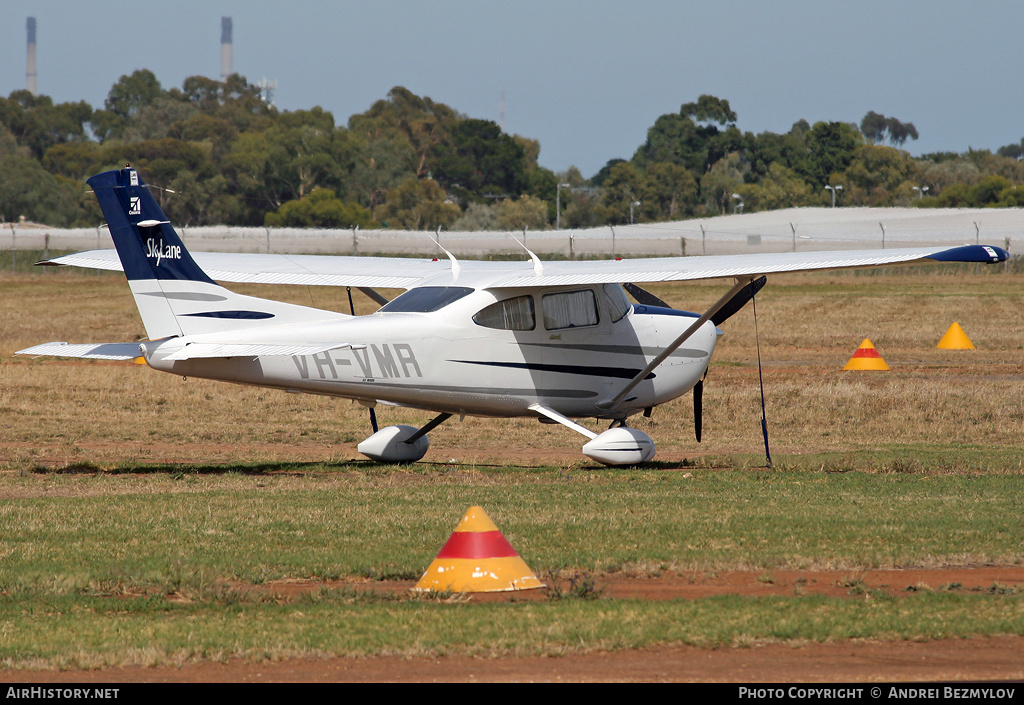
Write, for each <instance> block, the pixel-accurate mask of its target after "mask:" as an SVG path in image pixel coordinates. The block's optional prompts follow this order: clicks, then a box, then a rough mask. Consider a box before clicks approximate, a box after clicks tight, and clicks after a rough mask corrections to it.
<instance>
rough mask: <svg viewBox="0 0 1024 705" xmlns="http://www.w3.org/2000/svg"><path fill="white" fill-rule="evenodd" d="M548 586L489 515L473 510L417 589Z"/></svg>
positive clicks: (486, 589) (497, 589)
mask: <svg viewBox="0 0 1024 705" xmlns="http://www.w3.org/2000/svg"><path fill="white" fill-rule="evenodd" d="M540 587H544V584H543V583H542V582H541V581H540V580H538V579H537V576H536V575H534V574H533V571H532V570H530V568H529V567H528V566H527V565H526V562H525V561H524V560H523V559H522V558H520V557H519V554H518V553H516V550H515V549H514V548H512V545H511V544H510V543H509V542H508V541H507V540H506V539H505V537H504V536H503V535H502V533H501V532H500V531H499V530H498V527H497V526H495V525H494V522H492V521H491V519H490V517H488V516H487V513H486V512H484V510H483V509H482V508H480V507H470V508H469V509H468V510H467V511H466V514H465V515H464V516H463V517H462V520H461V521H460V522H459V525H458V526H456V527H455V531H454V532H453V533H452V535H451V536H450V537H449V539H448V542H447V543H446V544H445V545H444V547H443V548H442V549H441V552H440V553H438V554H437V558H435V559H434V561H433V562H432V563H431V564H430V567H429V568H427V572H425V573H424V574H423V577H422V578H420V581H419V582H418V583H416V587H415V588H413V589H414V590H423V591H432V592H445V591H451V592H504V591H509V590H530V589H533V588H540Z"/></svg>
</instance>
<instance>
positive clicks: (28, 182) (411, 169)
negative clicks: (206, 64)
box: [0, 69, 1024, 230]
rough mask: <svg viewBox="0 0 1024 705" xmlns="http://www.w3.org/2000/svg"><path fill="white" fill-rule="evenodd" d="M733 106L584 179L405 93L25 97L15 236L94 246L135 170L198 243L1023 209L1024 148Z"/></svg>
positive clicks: (13, 113)
mask: <svg viewBox="0 0 1024 705" xmlns="http://www.w3.org/2000/svg"><path fill="white" fill-rule="evenodd" d="M737 122H738V118H737V115H736V113H735V112H734V111H733V110H732V109H731V108H730V106H729V102H728V100H724V99H720V98H717V97H714V96H709V95H703V96H700V97H699V99H698V100H697V101H696V102H692V103H685V104H683V105H682V106H681V108H680V110H679V112H677V113H668V114H665V115H662V116H660V117H658V118H657V119H656V120H655V121H654V124H653V125H652V126H651V127H650V128H649V129H648V131H647V139H646V141H645V142H644V144H642V145H640V146H639V147H638V148H637V150H636V152H635V153H634V154H633V155H632V157H631V158H630V159H612V160H609V161H608V163H607V164H606V165H605V166H604V167H603V168H602V169H601V170H600V171H598V173H597V174H594V175H592V176H591V177H589V178H586V177H584V175H583V174H581V173H580V171H579V169H577V168H575V167H570V168H569V169H568V170H566V171H565V172H561V173H557V174H556V173H554V172H552V171H551V170H549V169H546V168H544V167H542V166H540V165H539V164H538V157H539V154H540V143H539V142H538V141H536V140H532V139H529V138H526V137H522V136H519V135H508V134H506V133H504V132H503V131H502V130H501V128H500V127H499V126H498V125H497V124H496V123H494V122H492V121H489V120H480V119H475V118H470V117H467V116H465V115H462V114H460V113H459V112H457V111H456V110H455V109H453V108H451V107H449V106H447V105H445V104H443V103H437V102H434V101H432V100H431V99H430V98H427V97H421V96H417V95H415V94H414V93H412V92H411V91H409V90H407V89H406V88H402V87H395V88H393V89H392V90H391V91H390V92H389V93H388V94H387V96H386V97H384V98H382V99H380V100H378V101H377V102H375V103H374V104H373V105H372V106H371V107H370V109H369V110H367V111H366V112H364V113H360V114H357V115H353V116H351V117H350V118H349V119H348V121H347V124H345V125H338V124H337V123H336V121H335V118H334V116H333V115H332V114H331V113H330V112H327V111H325V110H323V109H322V108H320V107H313V108H311V109H309V110H296V111H281V110H278V109H277V108H276V107H274V106H273V104H272V102H271V100H270V96H268V95H265V94H264V93H263V91H262V89H261V88H260V87H259V86H258V85H255V84H250V83H249V82H248V81H247V80H246V79H245V78H244V77H242V76H239V75H237V74H235V75H232V76H230V77H229V78H228V79H227V80H225V81H214V80H212V79H208V78H205V77H202V76H191V77H189V78H187V79H185V81H184V82H183V83H182V86H181V88H170V89H165V88H164V87H163V86H161V84H160V82H159V81H158V80H157V78H156V76H155V75H154V74H153V73H152V72H151V71H148V70H145V69H141V70H137V71H135V72H133V73H132V74H131V75H124V76H122V77H121V78H120V79H119V80H118V81H117V82H116V83H115V84H114V85H113V86H112V87H111V89H110V92H109V93H108V95H107V98H106V100H105V101H104V105H103V107H102V108H99V109H94V108H93V107H92V106H90V105H89V104H88V103H86V102H84V101H80V102H77V103H60V104H54V102H53V101H52V99H50V98H49V97H47V96H33V95H32V94H31V93H30V92H28V91H26V90H18V91H14V92H13V93H11V94H10V96H9V97H7V98H0V220H6V221H15V220H18V219H19V218H21V217H24V218H25V219H27V220H30V221H34V222H40V223H46V224H49V225H54V226H64V227H68V226H79V227H82V226H89V227H92V226H96V225H97V224H99V223H100V222H101V221H102V215H101V214H100V212H99V209H98V207H97V206H96V203H95V199H94V198H92V197H91V195H89V194H87V193H86V192H85V189H84V187H83V181H84V180H85V179H86V178H88V177H89V176H91V175H92V174H95V173H97V172H100V171H103V170H106V169H111V168H117V167H119V166H123V163H124V162H130V163H131V164H132V165H133V166H135V167H136V168H137V169H138V170H139V171H140V172H141V173H142V174H143V177H144V178H145V180H146V181H147V182H148V183H149V184H151V185H152V187H153V192H154V195H155V196H156V198H157V199H158V201H159V202H160V204H161V206H162V207H163V208H164V210H165V212H166V213H167V215H168V216H169V217H170V218H171V219H172V220H173V221H174V222H176V223H180V224H182V225H185V226H198V225H213V224H228V225H249V226H272V227H278V226H297V227H323V228H326V227H335V228H337V227H342V228H351V227H361V228H378V227H384V228H399V229H429V230H434V229H436V228H445V229H449V230H498V229H500V230H522V229H523V228H529V229H533V230H541V229H545V228H550V227H554V226H555V224H556V223H559V224H560V225H561V226H562V227H563V228H586V227H596V226H601V225H608V224H612V225H615V224H621V223H629V222H637V223H640V222H654V221H666V220H680V219H684V218H690V217H698V216H700V217H706V216H709V215H716V214H722V213H728V212H735V211H738V210H740V209H742V210H743V211H745V212H752V211H761V210H772V209H779V208H788V207H794V206H822V205H829V204H830V203H831V202H832V198H833V197H835V198H836V199H837V202H838V205H841V206H848V205H856V206H894V205H904V206H905V205H917V206H921V207H930V206H931V207H968V206H970V207H983V206H1000V207H1020V206H1022V205H1024V189H1022V188H1018V187H1019V186H1020V185H1021V184H1022V183H1024V166H1022V165H1024V162H1022V161H1021V157H1022V156H1024V139H1022V140H1021V143H1020V144H1012V145H1007V146H1005V147H1003V148H1001V149H999V150H998V151H997V152H996V153H992V152H990V151H988V150H974V149H970V150H968V152H966V153H964V154H957V153H939V154H926V155H923V156H920V157H912V156H911V155H910V154H909V153H908V152H906V151H904V150H903V149H902V146H903V145H904V143H905V142H906V140H908V139H910V140H915V139H917V138H918V133H917V130H916V128H915V127H914V125H913V123H905V122H902V121H900V120H898V119H896V118H893V117H886V116H884V115H881V114H878V113H875V112H873V111H871V112H868V113H867V114H866V115H865V116H864V118H863V120H862V121H861V123H860V124H859V125H855V124H850V123H845V122H840V121H836V122H824V121H822V122H817V123H815V124H814V125H810V124H808V122H807V121H805V120H800V121H798V122H796V123H795V124H794V125H793V127H792V128H791V129H790V130H789V132H787V133H785V134H775V133H772V132H762V133H759V134H753V133H751V132H741V131H740V129H739V128H738V127H737Z"/></svg>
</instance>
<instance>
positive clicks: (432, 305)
mask: <svg viewBox="0 0 1024 705" xmlns="http://www.w3.org/2000/svg"><path fill="white" fill-rule="evenodd" d="M472 293H473V289H471V288H470V287H468V286H422V287H419V288H418V289H409V291H407V292H405V293H404V294H402V295H401V296H399V297H397V298H395V299H393V300H392V301H389V302H388V303H386V304H384V306H383V307H381V308H380V309H379V311H378V312H379V313H430V312H431V311H440V310H441V309H442V308H444V307H445V306H447V305H448V304H452V303H455V302H456V301H458V300H459V299H461V298H462V297H463V296H469V295H470V294H472Z"/></svg>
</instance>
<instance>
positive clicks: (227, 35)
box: [220, 17, 231, 81]
mask: <svg viewBox="0 0 1024 705" xmlns="http://www.w3.org/2000/svg"><path fill="white" fill-rule="evenodd" d="M230 75H231V18H230V17H221V18H220V80H221V81H226V80H227V78H228V76H230Z"/></svg>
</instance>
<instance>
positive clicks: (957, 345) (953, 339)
mask: <svg viewBox="0 0 1024 705" xmlns="http://www.w3.org/2000/svg"><path fill="white" fill-rule="evenodd" d="M935 347H937V348H943V349H945V350H974V343H972V342H971V339H970V338H968V337H967V334H966V333H964V329H963V328H961V327H960V324H959V323H954V324H953V325H951V326H950V327H949V330H947V331H946V334H945V335H943V336H942V340H940V341H939V344H938V345H936V346H935Z"/></svg>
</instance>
